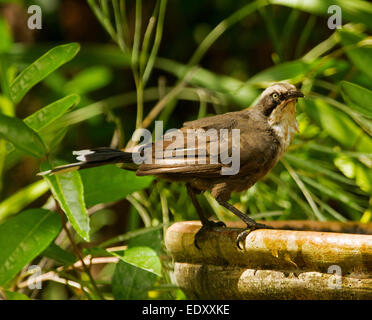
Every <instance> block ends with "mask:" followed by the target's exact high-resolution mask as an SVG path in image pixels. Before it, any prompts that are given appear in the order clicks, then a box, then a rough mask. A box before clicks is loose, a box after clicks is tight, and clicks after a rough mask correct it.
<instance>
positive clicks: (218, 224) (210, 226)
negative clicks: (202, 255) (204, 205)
mask: <svg viewBox="0 0 372 320" xmlns="http://www.w3.org/2000/svg"><path fill="white" fill-rule="evenodd" d="M222 227H226V224H225V223H223V222H222V221H217V222H214V221H210V220H208V222H207V223H204V224H203V225H202V227H201V228H200V229H199V231H198V232H197V233H196V234H195V236H194V245H195V247H197V248H198V249H199V250H200V249H201V248H200V246H199V245H198V242H199V240H200V237H201V236H202V235H203V233H204V232H205V231H207V230H213V229H214V228H222Z"/></svg>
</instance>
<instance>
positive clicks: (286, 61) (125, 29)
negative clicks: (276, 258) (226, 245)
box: [0, 0, 372, 299]
mask: <svg viewBox="0 0 372 320" xmlns="http://www.w3.org/2000/svg"><path fill="white" fill-rule="evenodd" d="M34 2H35V3H37V4H39V5H40V6H41V8H42V10H43V28H42V29H41V30H34V31H31V30H29V29H28V28H27V18H28V15H27V7H28V6H29V5H30V4H34ZM333 4H336V5H339V6H340V8H341V10H342V28H340V29H333V30H330V29H329V28H328V27H327V19H328V18H329V17H330V15H331V14H329V13H328V7H329V6H330V5H333ZM371 30H372V4H371V3H370V2H368V1H362V0H353V1H348V0H337V1H336V0H332V1H331V0H329V1H328V0H324V1H316V0H309V1H301V0H257V1H249V2H247V1H243V0H239V1H228V0H219V1H188V0H177V1H166V0H157V1H146V2H145V1H141V0H136V1H134V0H133V1H124V0H113V1H106V0H103V1H95V0H88V1H84V0H82V1H75V0H53V1H41V0H39V1H26V0H25V1H21V0H19V1H5V0H3V1H0V88H1V94H0V196H1V203H0V286H1V288H2V289H1V290H0V294H1V296H2V297H4V298H7V299H27V298H38V299H58V298H59V299H67V298H72V299H77V298H78V299H102V298H105V299H114V298H115V299H159V298H160V299H184V298H185V297H184V295H183V293H182V291H181V290H180V289H178V288H177V286H176V284H175V283H174V279H173V273H172V262H171V260H170V258H169V257H168V256H167V255H166V251H165V248H164V243H163V234H164V231H165V230H166V227H167V226H168V225H169V223H171V222H173V221H181V220H188V219H197V215H196V213H195V211H194V208H193V207H192V205H191V202H190V200H189V199H188V196H187V194H186V190H185V188H184V187H183V186H182V185H181V184H177V183H173V184H169V183H167V182H163V181H157V180H156V179H153V178H149V177H142V178H140V177H136V176H135V174H134V173H133V172H130V171H125V170H121V169H119V168H117V167H116V166H104V167H100V168H92V169H87V170H85V171H81V172H74V173H68V174H63V175H60V176H53V177H44V178H43V179H42V180H41V178H40V177H37V176H36V173H37V172H39V170H40V168H41V170H44V169H47V168H50V167H51V166H55V165H57V164H60V163H65V162H66V161H71V160H72V155H71V150H78V149H84V148H88V147H98V146H104V145H106V146H108V145H111V146H112V147H125V146H128V145H130V144H131V134H132V132H133V131H134V129H135V128H139V127H149V128H150V129H152V128H153V122H154V120H156V119H159V120H164V121H165V124H166V128H164V129H165V130H166V129H169V128H175V127H179V126H181V125H182V123H183V122H184V121H187V120H191V119H196V118H198V117H204V116H207V115H212V114H216V113H224V112H227V111H232V110H240V109H242V108H246V107H249V106H250V105H251V104H252V103H254V101H255V99H256V98H257V97H258V95H259V94H260V92H261V89H263V88H265V87H266V86H267V85H269V84H270V83H272V82H276V81H289V82H291V83H293V84H295V85H296V86H297V87H299V88H300V89H301V90H302V91H303V92H304V93H305V96H306V98H305V99H303V100H301V101H299V102H298V115H297V119H298V122H299V133H298V134H297V135H296V137H295V139H294V142H293V143H292V145H291V147H290V150H289V152H288V153H287V154H286V155H285V156H284V158H283V160H282V161H281V162H280V163H279V164H278V165H277V166H276V167H275V168H274V170H273V171H272V172H271V173H270V174H269V175H268V176H267V177H265V179H263V180H262V181H260V182H258V183H257V184H256V185H255V186H253V187H252V188H250V189H249V190H247V191H246V192H242V193H240V194H234V195H233V197H232V200H231V201H232V203H233V204H234V205H236V206H238V207H239V208H240V209H241V210H243V211H246V212H249V213H250V214H251V215H252V217H254V218H259V219H267V220H287V219H312V220H321V221H328V220H337V221H348V220H353V221H360V222H364V223H367V222H370V221H371V219H372V211H371V210H372V209H371V207H372V197H371V194H372V171H371V167H372V138H371V135H372V121H371V119H372V85H371V83H372V71H371V70H372V69H371V65H372V38H371ZM195 66H198V68H195ZM201 204H202V206H203V207H204V208H205V209H206V211H207V212H210V213H211V216H214V217H216V218H218V219H221V220H225V221H226V220H234V219H235V218H234V216H232V215H231V214H230V213H229V212H227V211H226V210H224V209H223V208H221V207H220V206H218V204H217V203H216V201H215V200H214V199H213V198H212V197H211V196H210V194H209V193H205V195H204V197H203V198H201ZM56 212H58V213H59V214H60V216H58V214H57V213H56ZM61 219H62V226H63V230H62V229H61ZM66 219H67V220H66ZM61 230H62V231H61ZM81 260H83V261H84V262H82V261H81ZM30 265H37V266H39V267H40V268H41V270H42V275H41V276H40V277H41V278H40V279H39V280H42V281H43V282H42V285H43V289H42V290H35V289H30V288H29V287H28V286H27V281H26V279H27V278H28V277H29V276H31V274H30V271H29V268H28V266H30ZM56 283H60V284H63V285H57V284H56Z"/></svg>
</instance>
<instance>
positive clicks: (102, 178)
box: [80, 165, 153, 207]
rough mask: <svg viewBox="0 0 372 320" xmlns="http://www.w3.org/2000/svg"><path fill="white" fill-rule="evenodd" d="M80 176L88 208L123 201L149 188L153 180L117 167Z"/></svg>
mask: <svg viewBox="0 0 372 320" xmlns="http://www.w3.org/2000/svg"><path fill="white" fill-rule="evenodd" d="M80 174H81V179H82V180H83V184H84V196H85V201H86V204H87V206H88V207H90V206H93V205H95V204H97V203H104V202H113V201H117V200H120V199H123V198H125V197H126V196H127V195H128V194H131V193H133V192H135V191H138V190H141V189H144V188H147V187H148V186H149V185H150V183H151V181H152V180H153V178H152V177H137V176H136V173H135V172H132V171H127V170H123V169H120V168H118V167H117V166H115V165H106V166H102V167H95V168H90V169H86V170H82V171H81V172H80Z"/></svg>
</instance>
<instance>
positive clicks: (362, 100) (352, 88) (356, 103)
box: [341, 81, 372, 118]
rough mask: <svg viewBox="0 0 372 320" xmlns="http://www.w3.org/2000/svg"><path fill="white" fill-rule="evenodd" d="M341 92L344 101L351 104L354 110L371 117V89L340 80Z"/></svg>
mask: <svg viewBox="0 0 372 320" xmlns="http://www.w3.org/2000/svg"><path fill="white" fill-rule="evenodd" d="M341 93H342V96H343V98H344V100H345V102H347V103H348V104H349V105H352V107H353V108H354V109H355V111H357V112H359V113H361V114H362V115H364V116H366V117H369V118H372V91H370V90H368V89H366V88H363V87H360V86H358V85H356V84H354V83H351V82H347V81H342V82H341Z"/></svg>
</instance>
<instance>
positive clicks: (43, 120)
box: [24, 94, 80, 132]
mask: <svg viewBox="0 0 372 320" xmlns="http://www.w3.org/2000/svg"><path fill="white" fill-rule="evenodd" d="M79 100H80V98H79V96H78V95H77V94H71V95H68V96H66V97H64V98H62V99H59V100H57V101H55V102H53V103H51V104H49V105H47V106H46V107H44V108H42V109H40V110H38V111H36V112H35V113H33V114H32V115H30V116H28V117H27V118H26V119H24V122H25V123H26V124H27V125H28V126H29V127H30V128H32V129H33V130H35V131H36V132H38V131H40V130H41V129H43V128H44V127H46V126H48V125H50V124H51V123H52V122H53V121H55V120H57V119H58V118H59V117H60V116H62V115H63V114H65V113H66V112H67V111H68V110H69V109H70V108H71V107H72V106H74V105H76V104H78V103H79Z"/></svg>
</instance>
